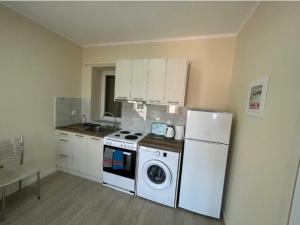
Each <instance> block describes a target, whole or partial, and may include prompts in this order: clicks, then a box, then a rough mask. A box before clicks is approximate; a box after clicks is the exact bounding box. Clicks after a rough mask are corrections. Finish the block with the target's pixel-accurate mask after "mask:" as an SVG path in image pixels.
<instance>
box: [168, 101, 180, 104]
mask: <svg viewBox="0 0 300 225" xmlns="http://www.w3.org/2000/svg"><path fill="white" fill-rule="evenodd" d="M168 103H170V104H176V105H177V104H179V102H175V101H168Z"/></svg>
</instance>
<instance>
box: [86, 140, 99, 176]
mask: <svg viewBox="0 0 300 225" xmlns="http://www.w3.org/2000/svg"><path fill="white" fill-rule="evenodd" d="M87 152H88V156H87V165H88V169H87V171H88V175H89V176H90V177H93V178H96V179H97V180H99V181H100V182H102V171H103V165H102V161H103V139H102V138H95V137H89V138H88V150H87Z"/></svg>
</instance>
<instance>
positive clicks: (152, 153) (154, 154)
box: [139, 146, 179, 160]
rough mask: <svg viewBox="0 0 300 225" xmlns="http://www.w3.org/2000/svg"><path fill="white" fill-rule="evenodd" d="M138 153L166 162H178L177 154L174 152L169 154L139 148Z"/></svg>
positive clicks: (162, 151) (157, 150) (152, 149)
mask: <svg viewBox="0 0 300 225" xmlns="http://www.w3.org/2000/svg"><path fill="white" fill-rule="evenodd" d="M139 151H143V154H147V155H149V156H151V157H153V158H161V159H168V160H178V158H179V154H178V153H175V152H169V151H165V150H161V149H155V148H149V147H145V146H140V148H139Z"/></svg>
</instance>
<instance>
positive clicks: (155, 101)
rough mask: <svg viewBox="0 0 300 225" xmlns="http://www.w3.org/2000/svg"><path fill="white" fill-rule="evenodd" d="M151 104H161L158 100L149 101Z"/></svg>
mask: <svg viewBox="0 0 300 225" xmlns="http://www.w3.org/2000/svg"><path fill="white" fill-rule="evenodd" d="M150 102H151V103H161V101H160V100H150Z"/></svg>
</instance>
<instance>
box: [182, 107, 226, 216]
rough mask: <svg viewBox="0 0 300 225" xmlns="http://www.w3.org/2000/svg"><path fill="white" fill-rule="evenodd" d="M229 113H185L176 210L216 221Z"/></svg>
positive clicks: (218, 210)
mask: <svg viewBox="0 0 300 225" xmlns="http://www.w3.org/2000/svg"><path fill="white" fill-rule="evenodd" d="M231 123H232V114H231V113H219V112H205V111H197V110H188V112H187V123H186V134H185V144H184V156H183V164H182V177H181V185H180V195H179V207H181V208H184V209H187V210H190V211H193V212H196V213H200V214H203V215H206V216H210V217H214V218H220V214H221V206H222V196H223V187H224V179H225V170H226V162H227V154H228V145H229V138H230V130H231Z"/></svg>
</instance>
